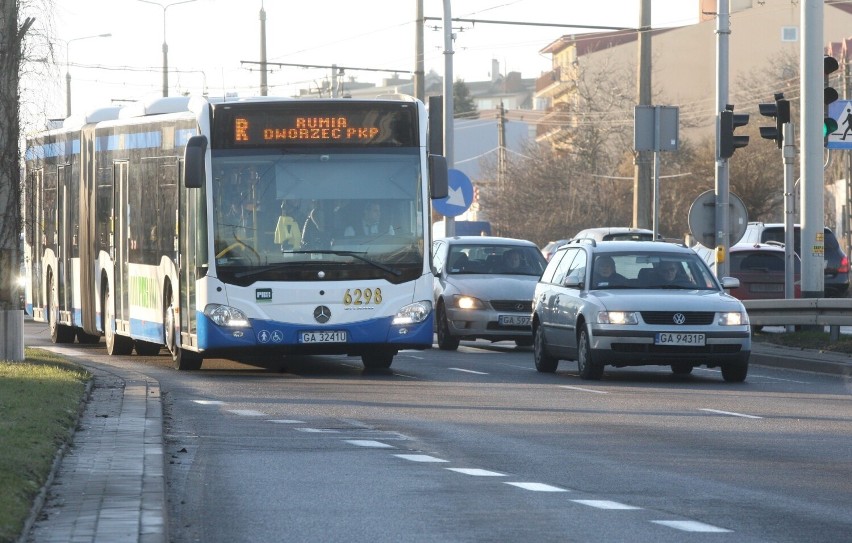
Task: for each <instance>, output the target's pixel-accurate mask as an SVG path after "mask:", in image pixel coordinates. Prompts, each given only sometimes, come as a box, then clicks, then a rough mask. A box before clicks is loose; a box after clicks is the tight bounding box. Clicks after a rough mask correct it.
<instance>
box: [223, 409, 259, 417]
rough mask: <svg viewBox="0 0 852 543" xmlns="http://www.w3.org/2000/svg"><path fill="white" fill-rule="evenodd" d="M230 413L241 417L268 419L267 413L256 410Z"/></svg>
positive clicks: (240, 410) (230, 410) (239, 410)
mask: <svg viewBox="0 0 852 543" xmlns="http://www.w3.org/2000/svg"><path fill="white" fill-rule="evenodd" d="M228 413H233V414H234V415H239V416H241V417H268V416H269V415H267V414H266V413H261V412H260V411H255V410H254V409H228Z"/></svg>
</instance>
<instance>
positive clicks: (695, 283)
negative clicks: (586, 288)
mask: <svg viewBox="0 0 852 543" xmlns="http://www.w3.org/2000/svg"><path fill="white" fill-rule="evenodd" d="M591 272H592V275H591V285H590V288H593V289H690V290H696V289H697V290H718V289H719V286H718V283H717V282H716V279H715V278H714V277H713V275H712V274H711V273H710V269H709V268H708V267H707V265H706V264H705V263H704V262H703V261H702V260H701V258H699V257H698V255H696V254H688V253H676V254H672V253H663V252H660V253H652V252H642V253H635V252H630V253H606V254H598V255H595V257H594V260H593V262H592V270H591Z"/></svg>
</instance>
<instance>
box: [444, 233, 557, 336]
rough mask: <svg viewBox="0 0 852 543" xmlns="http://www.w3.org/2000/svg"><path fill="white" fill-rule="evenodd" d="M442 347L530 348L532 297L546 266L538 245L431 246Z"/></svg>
mask: <svg viewBox="0 0 852 543" xmlns="http://www.w3.org/2000/svg"><path fill="white" fill-rule="evenodd" d="M432 264H433V266H434V271H435V280H434V301H435V312H436V313H435V329H436V333H437V335H438V347H439V348H441V349H443V350H448V351H452V350H455V349H457V348H458V346H459V342H460V341H461V340H475V339H487V340H490V341H507V340H511V341H514V342H515V344H517V345H518V346H529V345H532V328H531V327H530V314H531V313H532V295H533V290H535V284H536V282H537V281H538V278H539V276H540V275H541V272H542V271H543V270H544V267H545V265H546V264H547V262H546V261H545V260H544V257H543V256H542V254H541V252H540V251H539V249H538V246H536V244H535V243H533V242H531V241H527V240H521V239H511V238H501V237H491V236H458V237H452V238H442V239H438V240H435V241H434V242H433V244H432Z"/></svg>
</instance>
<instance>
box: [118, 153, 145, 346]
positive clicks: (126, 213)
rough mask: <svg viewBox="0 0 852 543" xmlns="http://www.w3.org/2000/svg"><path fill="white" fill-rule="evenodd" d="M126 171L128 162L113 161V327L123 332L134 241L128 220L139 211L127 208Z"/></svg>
mask: <svg viewBox="0 0 852 543" xmlns="http://www.w3.org/2000/svg"><path fill="white" fill-rule="evenodd" d="M128 171H129V164H128V163H127V162H126V161H124V162H119V161H116V162H114V163H113V173H114V175H115V191H116V194H115V220H116V222H117V227H118V228H117V232H116V234H117V235H116V236H115V279H114V281H113V289H114V290H115V298H114V300H115V320H116V322H115V329H116V331H119V330H120V331H123V332H127V331H129V329H130V326H129V320H130V316H129V308H130V306H129V300H128V292H127V285H128V278H127V263H128V256H129V251H130V249H131V244H133V243H136V240H133V239H130V236H129V232H130V229H129V221H130V220H131V216H132V213H134V211H135V212H136V213H139V210H138V209H137V210H131V209H130V208H129V201H130V200H129V193H128V190H129V187H128Z"/></svg>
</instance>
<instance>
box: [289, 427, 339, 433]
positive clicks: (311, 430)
mask: <svg viewBox="0 0 852 543" xmlns="http://www.w3.org/2000/svg"><path fill="white" fill-rule="evenodd" d="M296 431H297V432H305V433H307V434H339V433H340V430H333V429H331V428H296Z"/></svg>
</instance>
